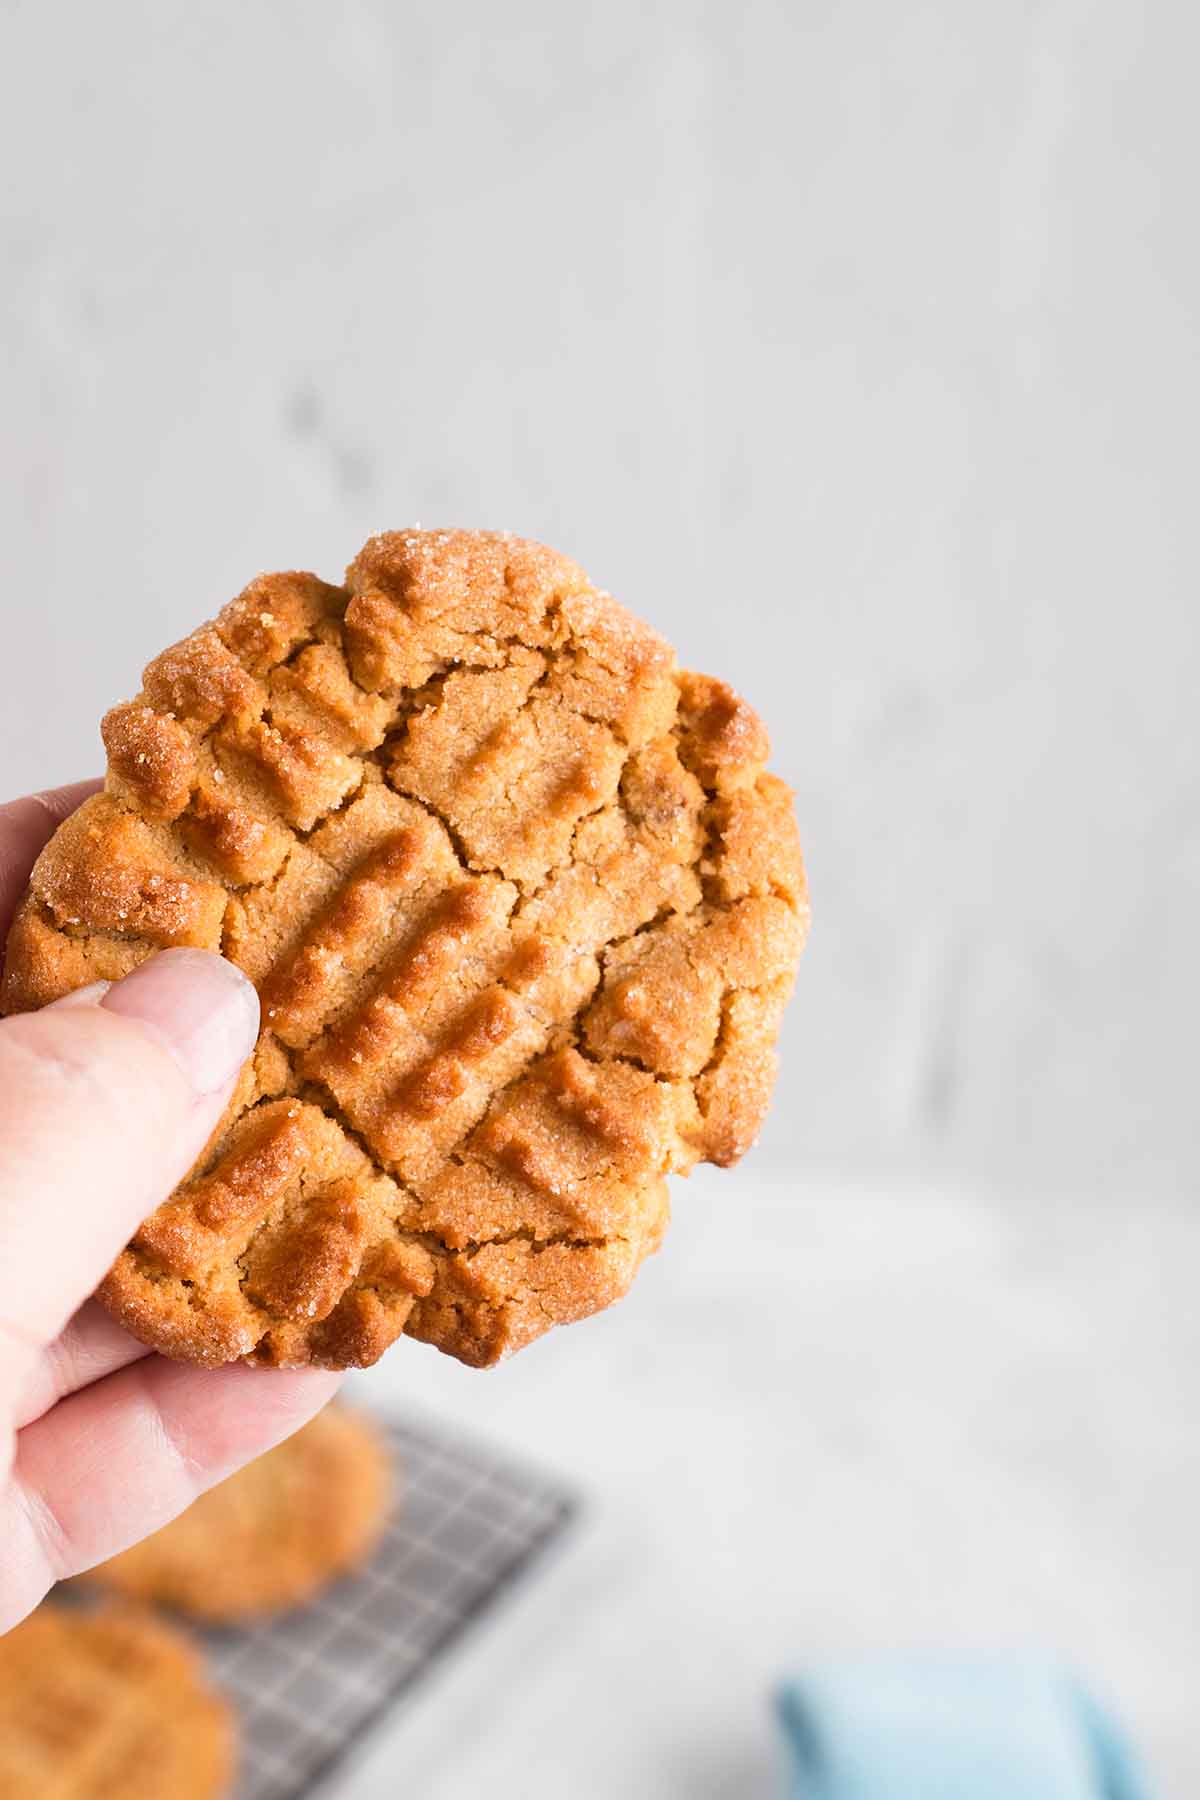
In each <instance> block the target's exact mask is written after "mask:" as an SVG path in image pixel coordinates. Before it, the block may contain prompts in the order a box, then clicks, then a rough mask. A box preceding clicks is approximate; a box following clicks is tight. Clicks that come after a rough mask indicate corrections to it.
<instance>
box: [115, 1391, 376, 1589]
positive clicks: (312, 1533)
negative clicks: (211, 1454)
mask: <svg viewBox="0 0 1200 1800" xmlns="http://www.w3.org/2000/svg"><path fill="white" fill-rule="evenodd" d="M394 1486H395V1481H394V1477H393V1472H392V1465H391V1457H390V1455H389V1453H388V1449H387V1446H386V1444H385V1443H384V1441H383V1439H382V1437H381V1436H380V1434H379V1432H378V1431H377V1430H376V1429H375V1427H374V1426H373V1425H372V1424H371V1422H370V1420H368V1419H367V1418H365V1417H364V1416H363V1415H361V1414H359V1413H353V1412H347V1411H346V1410H345V1409H344V1408H342V1407H340V1406H329V1407H326V1408H325V1410H324V1412H321V1413H318V1414H317V1416H316V1418H315V1419H312V1420H311V1421H310V1422H309V1423H308V1424H307V1425H305V1426H303V1427H302V1428H301V1429H300V1430H299V1431H298V1432H296V1433H295V1435H294V1436H292V1437H290V1438H286V1439H285V1440H284V1442H283V1443H282V1444H277V1445H276V1446H275V1448H274V1449H273V1450H268V1451H267V1453H266V1455H265V1456H260V1457H258V1458H257V1459H256V1461H254V1462H252V1463H247V1464H246V1466H245V1467H244V1468H242V1469H239V1470H238V1472H237V1473H236V1474H235V1475H231V1476H229V1477H228V1479H227V1480H225V1481H222V1482H220V1483H218V1485H217V1486H216V1487H214V1488H209V1490H208V1492H207V1493H204V1494H201V1496H200V1498H199V1499H198V1500H195V1501H193V1502H192V1504H191V1506H189V1507H188V1509H187V1511H186V1512H184V1513H181V1514H180V1515H179V1517H178V1518H177V1519H172V1521H171V1523H170V1524H169V1525H164V1526H163V1528H162V1529H161V1530H160V1531H156V1532H154V1533H153V1534H152V1535H151V1536H150V1537H148V1538H144V1539H143V1540H142V1542H141V1543H140V1544H134V1545H133V1547H132V1548H131V1549H129V1550H124V1551H122V1552H121V1554H120V1555H119V1556H114V1557H112V1558H110V1559H109V1561H108V1562H104V1563H100V1564H99V1565H98V1566H97V1567H96V1568H94V1569H92V1570H90V1571H89V1573H88V1575H87V1576H86V1578H85V1579H86V1581H87V1583H88V1584H89V1585H95V1586H98V1587H104V1588H109V1589H111V1590H112V1591H113V1592H115V1593H117V1594H120V1595H123V1596H124V1597H125V1598H126V1599H128V1600H137V1601H145V1602H150V1603H152V1604H155V1605H160V1606H171V1607H174V1608H175V1609H176V1610H177V1611H179V1612H183V1613H187V1614H188V1615H189V1616H190V1617H192V1618H196V1619H203V1620H207V1621H209V1622H210V1623H222V1622H228V1621H231V1620H236V1619H247V1618H254V1617H257V1616H259V1615H262V1614H266V1613H274V1612H279V1611H281V1610H283V1609H285V1608H288V1607H294V1606H299V1605H301V1604H303V1603H304V1602H305V1601H307V1600H309V1599H311V1598H312V1596H313V1595H314V1594H316V1593H318V1592H319V1591H320V1589H321V1588H323V1587H324V1586H325V1585H326V1584H327V1583H328V1582H330V1581H333V1580H334V1579H336V1578H337V1577H338V1576H341V1575H345V1574H347V1573H349V1572H350V1571H351V1570H353V1569H357V1568H360V1567H361V1566H362V1564H363V1563H364V1562H365V1561H366V1560H367V1558H368V1557H369V1556H370V1554H371V1552H372V1551H373V1549H374V1548H375V1545H376V1544H377V1543H378V1541H379V1538H380V1536H381V1534H382V1532H383V1528H384V1525H385V1523H386V1521H387V1516H388V1512H389V1509H390V1505H391V1500H392V1493H393V1489H394Z"/></svg>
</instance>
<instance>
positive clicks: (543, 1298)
mask: <svg viewBox="0 0 1200 1800" xmlns="http://www.w3.org/2000/svg"><path fill="white" fill-rule="evenodd" d="M103 735H104V741H105V745H106V747H107V751H108V778H107V782H106V787H105V792H104V793H103V794H102V795H99V796H97V797H96V798H95V799H94V800H91V801H89V802H88V803H87V804H86V805H85V806H84V807H83V809H82V810H81V811H80V812H79V813H77V814H76V815H75V816H74V817H73V818H71V819H69V820H68V821H67V822H66V824H65V825H63V826H62V827H61V828H60V830H59V832H58V834H57V835H56V837H55V838H54V839H53V840H52V842H51V843H50V845H49V846H48V848H47V849H46V851H45V852H44V853H43V855H42V857H41V858H40V860H39V862H38V864H37V866H36V868H35V870H34V873H33V877H32V881H31V885H30V891H29V894H28V896H27V897H26V899H25V901H24V903H23V905H22V908H21V910H20V912H19V914H18V917H17V919H16V921H15V923H14V926H13V929H12V933H11V936H10V939H9V944H8V953H7V960H6V966H5V973H4V985H3V1005H4V1008H5V1010H7V1011H9V1012H12V1011H19V1010H22V1009H25V1008H28V1007H33V1006H39V1005H42V1004H44V1003H45V1002H47V1001H49V1000H53V999H55V998H58V997H59V996H61V995H62V994H64V993H67V992H69V991H70V990H72V989H74V988H77V987H79V986H81V985H82V984H84V983H86V982H92V981H96V980H101V979H107V980H114V979H116V978H118V977H120V976H122V975H124V974H127V973H128V972H129V970H130V969H132V968H133V967H135V966H136V964H137V963H139V962H140V961H142V960H143V959H144V958H145V957H147V956H149V955H151V954H152V953H153V952H154V951H156V950H159V949H161V948H163V947H166V946H169V945H192V946H199V947H201V948H206V949H211V950H220V951H223V952H224V954H225V955H226V956H229V957H231V958H232V959H233V960H234V961H235V962H237V963H238V964H239V965H240V966H241V967H242V968H243V969H244V970H245V971H246V972H247V974H248V975H249V976H250V977H251V978H252V979H253V980H254V981H255V983H256V984H257V986H258V989H259V993H260V995H261V999H262V1008H263V1021H262V1034H261V1037H260V1040H259V1044H258V1048H257V1051H256V1053H255V1055H254V1057H253V1059H252V1061H251V1062H250V1064H249V1065H248V1066H247V1068H246V1069H245V1071H244V1073H243V1076H242V1079H241V1082H240V1085H239V1088H238V1091H237V1093H236V1095H235V1098H234V1101H233V1103H232V1105H231V1107H230V1109H229V1112H228V1114H227V1116H226V1118H225V1120H224V1122H223V1124H222V1126H221V1128H220V1130H219V1131H218V1133H217V1134H216V1136H215V1138H214V1140H213V1142H212V1143H211V1145H210V1146H209V1148H208V1151H207V1152H206V1154H205V1155H204V1157H203V1158H202V1159H201V1161H200V1163H199V1164H198V1165H197V1167H196V1169H195V1170H194V1171H193V1173H192V1175H191V1176H190V1177H189V1179H188V1180H187V1181H186V1182H184V1183H183V1185H182V1186H181V1187H180V1188H179V1189H177V1191H176V1192H175V1193H174V1194H173V1195H172V1196H171V1197H170V1199H169V1200H167V1202H166V1203H165V1204H164V1205H163V1206H161V1207H160V1208H159V1210H158V1211H157V1212H156V1213H155V1214H153V1216H152V1217H151V1218H150V1219H148V1220H147V1221H146V1223H145V1224H144V1225H143V1226H142V1227H141V1229H140V1230H139V1232H138V1233H137V1235H136V1237H135V1238H134V1239H133V1241H132V1243H131V1244H130V1245H129V1247H128V1248H127V1249H126V1250H125V1251H124V1252H123V1254H122V1255H121V1256H120V1258H119V1259H118V1261H117V1263H116V1265H115V1267H114V1268H113V1270H112V1272H111V1274H110V1275H109V1276H108V1278H107V1280H106V1281H105V1283H104V1285H103V1287H102V1288H101V1290H100V1298H101V1299H102V1300H103V1301H104V1303H105V1304H106V1305H107V1306H108V1307H109V1308H110V1309H111V1311H112V1312H113V1313H114V1314H115V1315H116V1316H117V1317H118V1318H119V1319H120V1320H121V1321H122V1323H123V1324H125V1325H126V1326H127V1327H128V1328H129V1329H130V1330H131V1331H132V1332H134V1334H135V1335H136V1336H138V1337H139V1338H141V1339H142V1340H143V1341H145V1342H146V1343H148V1344H151V1345H153V1346H154V1347H155V1348H156V1349H158V1350H160V1351H163V1352H165V1353H166V1354H167V1355H170V1356H175V1357H180V1358H184V1359H188V1360H192V1361H199V1362H208V1363H221V1362H227V1361H230V1360H232V1359H234V1358H236V1357H249V1358H251V1359H253V1360H255V1361H258V1362H263V1363H276V1364H303V1363H317V1364H322V1365H325V1366H328V1367H333V1368H340V1367H345V1366H349V1365H363V1364H368V1363H371V1362H374V1361H375V1360H376V1359H377V1358H378V1357H379V1356H380V1354H381V1353H382V1352H383V1350H384V1349H385V1348H386V1347H387V1346H388V1345H389V1344H390V1343H392V1342H393V1341H394V1340H395V1339H396V1338H397V1337H398V1336H400V1335H401V1333H407V1334H408V1335H410V1336H412V1337H416V1338H421V1339H424V1340H425V1341H426V1342H429V1343H432V1344H436V1345H437V1346H438V1347H439V1348H441V1349H442V1350H445V1351H448V1352H449V1353H450V1354H452V1355H454V1356H457V1357H459V1358H461V1359H462V1360H463V1361H464V1362H468V1363H473V1364H477V1365H482V1364H487V1363H492V1362H495V1361H496V1360H497V1359H498V1358H499V1357H501V1356H503V1355H504V1354H506V1353H507V1352H509V1351H511V1350H514V1349H517V1348H519V1347H521V1346H522V1345H524V1344H526V1343H528V1342H529V1341H530V1340H531V1339H533V1338H535V1337H537V1336H538V1335H539V1334H540V1333H542V1332H544V1331H546V1330H547V1329H548V1328H549V1327H550V1326H552V1325H556V1324H561V1323H564V1322H566V1321H568V1320H572V1319H578V1318H581V1317H582V1316H584V1315H585V1314H588V1313H591V1312H594V1311H596V1310H597V1309H598V1308H600V1307H603V1306H606V1305H607V1304H608V1303H609V1302H610V1301H612V1300H615V1299H617V1298H618V1297H619V1296H620V1295H621V1294H623V1293H624V1292H625V1291H626V1289H627V1288H628V1286H629V1284H630V1282H631V1281H632V1279H633V1276H634V1274H635V1272H636V1270H637V1268H638V1266H639V1264H640V1263H641V1261H642V1259H643V1258H644V1257H645V1256H646V1255H647V1254H648V1253H649V1252H650V1251H651V1250H653V1249H655V1248H656V1247H657V1245H658V1243H659V1242H660V1240H661V1237H662V1234H663V1231H664V1229H665V1226H666V1221H667V1186H666V1177H667V1176H668V1175H669V1174H671V1173H686V1172H687V1171H688V1170H689V1169H690V1168H691V1167H692V1166H693V1165H694V1164H695V1163H696V1162H697V1161H698V1160H707V1161H710V1162H716V1163H720V1164H730V1163H733V1162H735V1161H736V1160H737V1158H738V1157H740V1156H741V1155H742V1154H743V1152H744V1151H745V1150H746V1149H747V1148H748V1147H749V1145H750V1143H751V1142H752V1140H753V1138H754V1136H755V1134H756V1132H757V1130H758V1127H759V1125H760V1123H761V1121H762V1118H763V1115H764V1113H765V1111H766V1107H767V1104H768V1101H769V1097H770V1092H771V1087H772V1084H773V1081H774V1077H775V1052H774V1043H775V1037H776V1033H777V1030H778V1026H779V1020H780V1015H781V1013H782V1010H783V1007H784V1004H785V1002H786V1000H787V997H788V994H789V992H790V990H791V986H792V981H793V978H794V975H795V969H796V963H797V960H798V957H799V954H800V949H801V945H802V941H803V937H804V932H805V928H806V924H807V899H806V892H805V884H804V873H803V867H802V863H801V857H800V849H799V843H798V839H797V835H796V828H795V822H794V818H793V814H792V806H791V796H790V793H789V791H788V789H787V788H786V787H785V785H784V784H783V783H782V782H781V781H779V780H778V779H777V778H776V777H774V776H773V775H771V774H768V773H767V772H766V769H765V763H766V759H767V754H768V745H767V739H766V734H765V732H764V730H763V727H762V725H761V724H760V722H759V720H758V719H757V717H756V716H755V714H754V713H753V711H752V710H751V709H750V707H748V706H747V705H746V704H745V702H744V701H742V700H740V699H739V698H738V697H737V695H735V694H734V693H733V692H732V691H731V690H730V689H729V688H728V687H726V686H725V685H724V684H723V683H722V682H719V681H715V680H712V679H710V678H708V677H706V676H702V675H694V674H688V673H684V672H681V671H680V670H679V669H678V668H677V666H676V664H675V660H674V656H673V654H672V652H671V650H670V648H669V646H668V645H667V644H666V643H664V642H663V640H662V639H661V638H659V637H658V636H657V635H656V634H655V633H654V632H652V631H650V630H649V629H648V628H647V627H646V626H644V625H642V624H641V623H639V622H638V621H637V620H636V619H634V618H633V617H632V616H631V615H630V614H628V613H627V612H625V611H624V609H623V608H621V607H620V606H618V605H617V604H616V603H615V602H614V601H613V600H612V599H610V598H609V597H608V596H607V595H605V594H602V593H599V592H597V590H596V589H594V588H593V587H592V586H591V584H590V583H589V582H588V580H587V577H586V576H585V575H584V574H583V573H582V571H581V570H580V569H579V568H577V567H576V565H575V564H574V563H571V562H568V561H567V560H566V559H565V558H563V557H561V556H558V555H556V554H555V553H554V552H553V551H550V550H547V549H545V548H543V547H542V546H540V545H538V544H533V543H529V542H527V541H524V540H522V539H519V538H513V537H508V536H504V535H499V534H494V533H486V532H422V531H406V532H394V533H387V534H385V535H383V536H381V537H377V538H373V539H372V540H371V541H370V543H368V544H367V545H366V547H365V548H364V550H363V551H362V552H361V554H360V555H359V556H358V557H357V559H356V560H355V561H354V562H353V563H352V564H351V566H350V568H349V570H348V572H347V577H346V584H345V586H344V587H332V586H329V585H327V584H326V583H324V582H322V581H319V580H317V578H316V577H315V576H312V575H297V574H290V575H269V576H263V577H260V578H259V579H258V580H257V581H254V582H252V583H251V585H250V586H249V587H248V588H247V589H246V590H245V592H244V593H243V594H241V595H240V596H239V597H238V598H237V599H236V600H234V601H233V602H232V603H231V604H230V605H229V606H227V607H226V608H225V610H224V612H223V613H222V614H221V615H220V617H219V618H218V619H217V620H216V621H215V623H213V624H211V625H207V626H204V627H203V628H202V629H201V630H199V631H198V632H196V633H194V635H193V636H192V637H190V638H188V639H186V640H185V641H184V642H183V643H182V644H178V645H176V646H175V647H174V648H173V649H171V650H168V651H166V652H165V654H164V655H162V656H160V657H159V658H157V660H156V661H154V662H152V663H151V664H150V666H149V668H148V669H147V670H146V672H145V676H144V679H143V687H142V692H141V693H140V694H139V695H138V697H137V699H136V700H134V701H133V702H131V703H130V704H128V705H125V706H119V707H117V708H116V709H115V710H114V711H113V712H111V713H110V714H109V715H108V717H107V718H106V719H105V721H104V727H103Z"/></svg>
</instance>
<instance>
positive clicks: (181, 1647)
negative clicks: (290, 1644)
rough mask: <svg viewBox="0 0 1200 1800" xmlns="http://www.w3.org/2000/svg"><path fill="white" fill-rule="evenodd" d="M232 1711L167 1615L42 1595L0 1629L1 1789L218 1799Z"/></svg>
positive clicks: (44, 1797)
mask: <svg viewBox="0 0 1200 1800" xmlns="http://www.w3.org/2000/svg"><path fill="white" fill-rule="evenodd" d="M234 1741H235V1740H234V1724H233V1714H232V1712H231V1710H230V1708H229V1707H228V1705H227V1704H226V1703H225V1701H224V1700H221V1699H219V1698H218V1697H217V1695H216V1694H215V1693H213V1691H212V1690H211V1689H210V1688H209V1687H208V1685H207V1683H206V1681H205V1679H204V1673H203V1668H202V1665H201V1662H200V1658H199V1657H198V1656H197V1654H196V1652H195V1651H194V1650H193V1649H192V1648H191V1646H190V1645H189V1644H188V1643H187V1641H186V1640H185V1639H184V1638H182V1637H181V1636H180V1635H179V1634H178V1633H177V1632H175V1631H172V1630H171V1629H170V1628H169V1627H168V1626H166V1625H162V1624H160V1623H159V1622H158V1621H157V1620H155V1619H152V1618H150V1617H148V1616H147V1615H145V1614H143V1613H136V1612H132V1611H125V1610H123V1609H120V1610H119V1609H116V1608H113V1609H111V1610H109V1609H106V1610H104V1611H101V1612H86V1613H85V1612H78V1611H75V1610H74V1609H71V1610H68V1609H67V1608H65V1607H59V1606H52V1605H47V1606H40V1607H39V1608H38V1610H37V1611H36V1612H35V1613H33V1614H32V1615H31V1616H30V1617H29V1618H28V1619H26V1620H25V1622H24V1623H23V1624H21V1625H18V1626H17V1627H16V1629H15V1631H10V1632H9V1633H8V1634H7V1636H5V1637H2V1638H0V1794H3V1795H4V1800H48V1797H49V1796H51V1795H52V1796H53V1797H54V1800H130V1797H131V1796H132V1795H135V1794H136V1795H137V1800H216V1796H218V1795H222V1794H227V1793H228V1792H229V1786H230V1782H231V1780H232V1778H233V1764H234Z"/></svg>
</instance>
